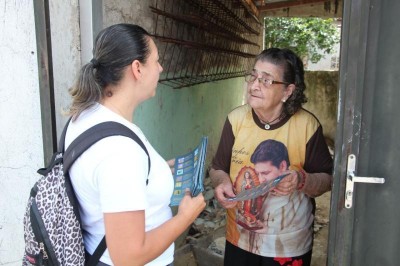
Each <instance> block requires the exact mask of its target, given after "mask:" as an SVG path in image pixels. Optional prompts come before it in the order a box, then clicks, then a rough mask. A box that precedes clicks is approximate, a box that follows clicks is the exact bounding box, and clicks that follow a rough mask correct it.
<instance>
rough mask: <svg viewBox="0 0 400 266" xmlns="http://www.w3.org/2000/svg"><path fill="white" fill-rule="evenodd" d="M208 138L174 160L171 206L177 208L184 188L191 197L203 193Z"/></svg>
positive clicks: (203, 138)
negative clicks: (188, 191)
mask: <svg viewBox="0 0 400 266" xmlns="http://www.w3.org/2000/svg"><path fill="white" fill-rule="evenodd" d="M207 143H208V137H202V138H201V141H200V144H199V145H198V146H197V147H196V148H194V149H193V150H192V151H191V152H189V153H187V154H185V155H182V156H178V157H176V158H175V167H174V183H175V184H174V192H173V194H172V197H171V204H170V205H171V206H177V205H179V203H180V202H181V200H182V198H183V196H184V195H185V190H186V188H189V189H190V192H191V194H192V196H197V195H198V194H199V193H201V192H203V191H204V185H203V181H204V165H205V160H206V153H207Z"/></svg>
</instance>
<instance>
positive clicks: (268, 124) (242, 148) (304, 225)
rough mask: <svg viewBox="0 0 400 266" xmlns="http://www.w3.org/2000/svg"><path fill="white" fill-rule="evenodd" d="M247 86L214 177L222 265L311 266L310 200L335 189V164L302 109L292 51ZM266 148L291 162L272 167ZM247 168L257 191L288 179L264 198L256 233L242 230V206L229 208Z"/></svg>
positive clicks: (273, 51) (273, 53)
mask: <svg viewBox="0 0 400 266" xmlns="http://www.w3.org/2000/svg"><path fill="white" fill-rule="evenodd" d="M245 79H246V82H247V104H245V105H243V106H239V107H237V108H236V109H234V110H233V111H232V112H231V113H229V115H228V117H227V119H226V121H225V125H224V127H223V131H222V135H221V141H220V144H219V147H218V150H217V153H216V155H215V157H214V159H213V162H212V168H211V170H210V176H211V179H212V181H213V184H214V186H215V196H216V198H217V200H218V201H219V203H220V204H221V205H222V206H223V207H225V208H227V233H226V240H227V243H226V249H225V265H231V266H232V265H233V266H234V265H240V266H243V265H251V266H257V265H303V266H304V265H310V261H311V255H312V238H313V228H312V225H313V220H314V216H313V209H314V206H315V205H314V200H313V197H316V196H319V195H321V194H323V193H325V192H327V191H329V190H330V189H331V182H332V175H331V174H332V168H333V163H332V158H331V156H330V154H329V150H328V147H327V145H326V143H325V140H324V136H323V132H322V127H321V124H320V123H319V121H318V120H317V118H316V117H315V116H314V115H313V114H311V113H310V112H308V111H306V110H305V109H303V108H302V104H303V103H305V102H306V97H305V95H304V90H305V84H304V69H303V63H302V61H301V60H300V59H299V57H298V56H297V55H296V54H294V53H293V52H292V51H291V50H288V49H278V48H270V49H266V50H264V51H263V52H262V53H261V54H259V55H258V56H257V58H256V61H255V65H254V67H253V69H252V70H251V71H250V73H249V74H248V75H246V78H245ZM266 140H274V143H276V144H277V145H280V146H282V145H283V146H285V149H283V150H286V149H287V153H288V157H289V158H288V161H287V160H286V159H285V160H282V159H280V158H272V159H271V154H272V152H271V150H269V149H272V146H271V148H265V149H264V151H262V152H261V153H260V151H259V150H258V149H259V148H257V147H258V146H259V145H260V143H263V142H265V141H266ZM268 153H271V154H268ZM254 154H256V155H254ZM272 157H273V156H272ZM274 161H276V162H275V163H274ZM248 168H253V169H254V171H255V180H254V182H255V183H260V182H263V180H271V179H272V178H275V177H276V174H277V173H280V174H282V173H288V174H289V175H287V176H286V177H285V178H284V179H283V180H282V181H281V182H280V183H278V185H277V186H276V187H275V188H274V189H273V190H272V191H271V192H270V193H268V194H267V195H261V196H260V197H261V198H262V200H263V202H264V203H263V206H262V207H259V210H257V211H254V213H257V217H254V219H255V220H256V221H257V226H254V227H252V226H248V225H247V226H246V224H244V223H243V218H244V217H242V213H245V212H244V211H243V210H241V209H240V208H241V206H243V204H237V203H236V202H233V201H228V200H227V199H228V198H230V197H234V196H235V193H238V192H240V191H238V188H239V186H237V185H236V184H238V183H239V182H242V179H243V175H241V172H242V170H243V169H248ZM275 173H276V174H275ZM285 263H289V264H285Z"/></svg>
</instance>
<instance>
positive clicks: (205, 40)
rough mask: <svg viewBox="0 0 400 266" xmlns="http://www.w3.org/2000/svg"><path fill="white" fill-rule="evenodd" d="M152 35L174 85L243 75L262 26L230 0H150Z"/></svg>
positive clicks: (168, 79) (165, 78)
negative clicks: (153, 21) (152, 1)
mask: <svg viewBox="0 0 400 266" xmlns="http://www.w3.org/2000/svg"><path fill="white" fill-rule="evenodd" d="M150 9H151V11H152V12H153V13H154V15H155V29H154V34H152V35H153V37H154V38H155V40H156V42H157V45H158V48H159V54H160V63H161V65H162V66H163V68H164V71H163V73H162V74H161V76H160V83H163V84H166V85H168V86H170V87H173V88H183V87H189V86H192V85H195V84H200V83H204V82H211V81H217V80H223V79H228V78H234V77H239V76H243V75H244V74H245V73H246V72H247V71H248V70H249V69H250V67H251V65H252V64H253V62H254V58H255V56H256V55H257V54H258V52H259V50H260V45H259V44H258V40H259V38H260V36H259V34H260V32H261V28H262V24H261V23H260V22H259V21H258V20H257V19H256V18H255V17H254V16H252V15H251V14H249V13H248V11H247V9H246V8H245V7H244V6H243V3H242V1H234V0H154V3H153V5H152V6H150Z"/></svg>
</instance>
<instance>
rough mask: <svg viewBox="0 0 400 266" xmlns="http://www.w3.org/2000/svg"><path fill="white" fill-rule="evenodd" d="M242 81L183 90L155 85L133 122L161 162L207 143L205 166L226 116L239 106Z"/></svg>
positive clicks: (242, 90)
mask: <svg viewBox="0 0 400 266" xmlns="http://www.w3.org/2000/svg"><path fill="white" fill-rule="evenodd" d="M243 92H244V79H243V78H234V79H228V80H222V81H218V82H210V83H204V84H200V85H196V86H191V87H187V88H183V89H172V88H170V87H168V86H165V85H162V84H159V86H158V88H157V94H156V96H155V97H153V98H152V99H150V100H148V101H146V102H144V103H143V104H142V105H140V106H139V107H138V108H137V110H136V111H135V115H134V120H133V121H134V123H135V124H137V125H138V126H139V127H140V128H141V129H142V130H143V132H144V133H145V135H146V136H147V138H148V139H149V141H150V143H151V144H152V145H153V147H154V148H155V149H156V150H157V151H158V152H159V153H160V154H161V156H163V157H164V158H165V159H170V158H173V157H175V156H176V155H180V154H184V153H186V152H188V151H189V150H191V149H192V148H194V147H195V146H196V145H197V144H198V143H199V141H200V138H201V136H203V135H206V136H208V137H209V140H208V154H207V163H206V166H208V164H209V162H210V160H211V159H212V157H213V156H214V154H215V151H216V149H217V145H218V142H219V138H220V134H221V130H222V126H223V123H224V121H225V118H226V115H227V114H228V112H229V111H231V110H232V109H233V108H235V107H236V106H238V105H240V104H242V102H243Z"/></svg>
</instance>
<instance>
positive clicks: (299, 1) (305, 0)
mask: <svg viewBox="0 0 400 266" xmlns="http://www.w3.org/2000/svg"><path fill="white" fill-rule="evenodd" d="M324 2H327V0H296V1H283V2H276V3H270V4H265V5H263V6H260V7H258V11H259V12H263V11H268V10H272V9H280V8H286V7H292V6H302V5H309V4H315V3H324Z"/></svg>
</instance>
